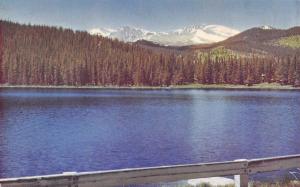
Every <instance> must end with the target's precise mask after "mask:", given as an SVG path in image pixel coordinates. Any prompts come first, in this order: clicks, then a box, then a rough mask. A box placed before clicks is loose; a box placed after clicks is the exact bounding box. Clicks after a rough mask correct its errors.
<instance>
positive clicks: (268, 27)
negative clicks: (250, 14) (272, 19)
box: [260, 25, 274, 30]
mask: <svg viewBox="0 0 300 187" xmlns="http://www.w3.org/2000/svg"><path fill="white" fill-rule="evenodd" d="M260 28H261V29H263V30H271V29H274V27H271V26H269V25H263V26H261V27H260Z"/></svg>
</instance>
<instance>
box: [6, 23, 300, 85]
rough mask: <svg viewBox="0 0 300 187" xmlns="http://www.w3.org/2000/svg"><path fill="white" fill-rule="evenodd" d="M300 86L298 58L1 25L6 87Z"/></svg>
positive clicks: (8, 24)
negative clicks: (162, 47) (147, 44)
mask: <svg viewBox="0 0 300 187" xmlns="http://www.w3.org/2000/svg"><path fill="white" fill-rule="evenodd" d="M263 82H269V83H272V82H278V83H281V84H289V85H294V86H300V56H298V55H297V54H296V53H295V54H294V55H288V56H287V55H285V56H282V55H281V56H274V55H264V56H261V55H255V54H252V55H248V56H239V55H230V56H216V55H210V54H209V53H207V54H206V55H199V54H197V53H196V52H195V51H191V50H189V51H181V52H178V51H173V50H153V49H151V48H146V47H143V46H140V45H138V44H137V43H124V42H120V41H117V40H112V39H108V38H104V37H101V36H92V35H90V34H88V33H87V32H84V31H73V30H70V29H63V28H56V27H47V26H31V25H20V24H17V23H12V22H7V21H0V83H1V84H9V85H78V86H80V85H99V86H111V85H116V86H169V85H181V84H192V83H201V84H247V85H252V84H257V83H263Z"/></svg>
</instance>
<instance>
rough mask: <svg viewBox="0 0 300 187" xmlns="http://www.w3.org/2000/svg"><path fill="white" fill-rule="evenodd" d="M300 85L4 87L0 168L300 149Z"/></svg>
mask: <svg viewBox="0 0 300 187" xmlns="http://www.w3.org/2000/svg"><path fill="white" fill-rule="evenodd" d="M299 135H300V92H298V91H250V90H239V91H238V90H236V91H233V90H230V91H229V90H94V89H11V88H9V89H1V90H0V178H3V177H17V176H28V175H42V174H53V173H61V172H65V171H78V172H79V171H91V170H107V169H118V168H128V167H143V166H158V165H167V164H188V163H196V162H211V161H225V160H233V159H240V158H257V157H268V156H277V155H287V154H297V153H300V141H299Z"/></svg>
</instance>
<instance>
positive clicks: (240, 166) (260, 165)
mask: <svg viewBox="0 0 300 187" xmlns="http://www.w3.org/2000/svg"><path fill="white" fill-rule="evenodd" d="M297 167H300V155H289V156H281V157H270V158H260V159H251V160H246V159H240V160H235V161H228V162H214V163H200V164H188V165H173V166H160V167H147V168H133V169H121V170H109V171H95V172H80V173H77V172H65V173H62V174H57V175H44V176H32V177H20V178H8V179H0V187H40V186H41V187H46V186H47V187H96V186H104V187H112V186H123V185H133V184H147V183H160V182H173V181H178V180H187V179H194V178H206V177H216V176H230V175H234V176H235V177H234V178H235V186H236V187H246V186H248V175H250V174H255V173H262V172H269V171H277V170H282V169H289V168H297Z"/></svg>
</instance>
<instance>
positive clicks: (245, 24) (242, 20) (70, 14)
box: [0, 0, 300, 31]
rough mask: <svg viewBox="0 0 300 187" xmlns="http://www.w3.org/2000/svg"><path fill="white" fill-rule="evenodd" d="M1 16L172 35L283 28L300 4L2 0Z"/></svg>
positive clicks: (298, 20)
mask: <svg viewBox="0 0 300 187" xmlns="http://www.w3.org/2000/svg"><path fill="white" fill-rule="evenodd" d="M0 18H1V19H4V20H10V21H14V22H19V23H31V24H42V25H54V26H62V27H66V28H72V29H75V30H89V29H92V28H98V27H102V28H117V27H121V26H132V27H138V28H144V29H147V30H151V31H170V30H174V29H178V28H182V27H185V26H191V25H202V24H218V25H225V26H228V27H232V28H234V29H237V30H240V31H242V30H246V29H249V28H252V27H256V26H262V25H270V26H273V27H276V28H283V29H284V28H290V27H293V26H296V25H298V26H299V25H300V0H0Z"/></svg>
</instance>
